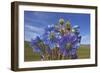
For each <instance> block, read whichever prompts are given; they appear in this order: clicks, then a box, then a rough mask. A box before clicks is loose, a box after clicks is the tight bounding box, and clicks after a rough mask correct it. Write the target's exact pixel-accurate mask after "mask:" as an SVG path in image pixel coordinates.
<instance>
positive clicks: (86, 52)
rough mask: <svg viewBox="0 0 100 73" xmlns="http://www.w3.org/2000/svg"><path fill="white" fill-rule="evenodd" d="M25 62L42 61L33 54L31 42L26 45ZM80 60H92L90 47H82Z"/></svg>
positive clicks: (79, 52)
mask: <svg viewBox="0 0 100 73" xmlns="http://www.w3.org/2000/svg"><path fill="white" fill-rule="evenodd" d="M24 49H25V50H24V61H37V60H40V56H39V55H38V54H37V53H33V50H32V48H31V47H30V45H29V42H26V41H25V43H24ZM78 57H79V59H86V58H90V46H89V45H81V46H80V48H79V49H78Z"/></svg>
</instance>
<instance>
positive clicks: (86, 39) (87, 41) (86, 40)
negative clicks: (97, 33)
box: [81, 35, 90, 44]
mask: <svg viewBox="0 0 100 73" xmlns="http://www.w3.org/2000/svg"><path fill="white" fill-rule="evenodd" d="M81 44H90V35H84V36H82V41H81Z"/></svg>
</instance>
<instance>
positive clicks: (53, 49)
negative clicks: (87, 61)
mask: <svg viewBox="0 0 100 73" xmlns="http://www.w3.org/2000/svg"><path fill="white" fill-rule="evenodd" d="M79 30H80V28H79V26H78V25H75V26H74V27H72V26H71V24H70V22H69V21H67V22H66V23H64V19H62V18H61V19H60V20H59V23H58V24H52V25H48V27H46V28H45V33H44V34H43V35H42V38H41V37H39V36H37V37H36V39H32V41H31V47H32V48H33V51H34V52H37V53H39V54H40V56H41V60H60V59H67V58H71V59H77V58H78V55H77V49H78V48H79V47H80V42H81V36H80V31H79Z"/></svg>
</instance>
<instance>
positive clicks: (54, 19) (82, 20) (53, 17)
mask: <svg viewBox="0 0 100 73" xmlns="http://www.w3.org/2000/svg"><path fill="white" fill-rule="evenodd" d="M60 18H63V19H64V20H65V22H66V21H67V20H69V21H70V23H71V25H72V26H74V25H79V26H80V33H81V36H82V41H81V43H82V44H90V14H82V13H58V12H39V11H24V38H25V41H30V40H31V39H32V38H33V39H34V38H35V37H36V36H40V35H42V34H43V32H44V28H45V27H47V25H50V24H56V23H58V21H59V19H60Z"/></svg>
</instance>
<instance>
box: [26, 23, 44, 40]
mask: <svg viewBox="0 0 100 73" xmlns="http://www.w3.org/2000/svg"><path fill="white" fill-rule="evenodd" d="M24 29H25V30H24V31H25V34H24V36H25V40H26V41H31V39H34V38H36V36H41V35H42V34H43V33H44V29H43V28H38V27H34V26H31V25H28V24H27V25H25V27H24Z"/></svg>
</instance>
